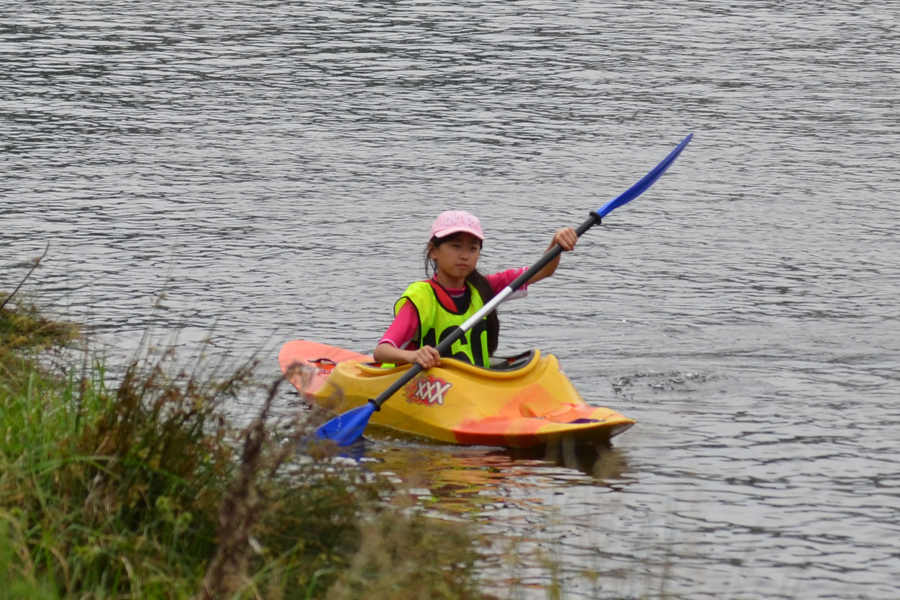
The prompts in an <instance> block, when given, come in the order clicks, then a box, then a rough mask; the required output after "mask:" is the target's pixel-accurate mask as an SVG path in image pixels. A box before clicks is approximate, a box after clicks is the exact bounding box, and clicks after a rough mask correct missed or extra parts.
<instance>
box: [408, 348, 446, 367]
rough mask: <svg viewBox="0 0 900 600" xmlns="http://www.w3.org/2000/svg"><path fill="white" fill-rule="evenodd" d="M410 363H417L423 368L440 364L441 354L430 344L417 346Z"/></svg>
mask: <svg viewBox="0 0 900 600" xmlns="http://www.w3.org/2000/svg"><path fill="white" fill-rule="evenodd" d="M409 362H410V363H419V364H420V365H422V368H423V369H430V368H431V367H439V366H441V355H440V354H439V353H438V351H437V350H435V349H434V348H432V347H431V346H425V347H424V348H419V349H418V350H416V351H415V352H414V353H413V356H412V359H411V360H410V361H409Z"/></svg>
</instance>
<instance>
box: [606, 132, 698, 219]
mask: <svg viewBox="0 0 900 600" xmlns="http://www.w3.org/2000/svg"><path fill="white" fill-rule="evenodd" d="M692 137H694V134H693V133H692V134H690V135H688V136H687V137H686V138H684V139H683V140H681V143H680V144H678V146H676V147H675V149H674V150H672V151H671V152H670V153H669V155H668V156H667V157H665V158H664V159H663V160H662V162H661V163H659V164H658V165H656V166H655V167H653V170H652V171H650V172H649V173H647V174H646V175H644V176H643V177H642V178H641V180H640V181H638V182H637V183H636V184H634V185H633V186H631V187H630V188H628V189H627V190H625V191H624V192H622V193H621V194H619V196H618V197H617V198H615V199H614V200H610V201H609V202H607V203H606V204H604V205H603V206H602V207H601V208H600V209H599V210H598V211H597V214H598V215H600V216H601V217H605V216H606V215H608V214H609V213H611V212H612V211H614V210H615V209H617V208H619V207H620V206H622V205H623V204H627V203H629V202H631V201H632V200H634V199H635V198H637V197H638V196H640V195H641V194H643V193H644V192H645V191H647V188H649V187H650V186H651V185H653V184H654V183H656V180H657V179H659V178H660V177H662V174H663V173H665V172H666V169H668V168H669V167H670V166H671V164H672V163H673V162H675V159H676V158H678V155H679V154H681V151H682V150H684V147H685V146H687V145H688V142H690V141H691V138H692Z"/></svg>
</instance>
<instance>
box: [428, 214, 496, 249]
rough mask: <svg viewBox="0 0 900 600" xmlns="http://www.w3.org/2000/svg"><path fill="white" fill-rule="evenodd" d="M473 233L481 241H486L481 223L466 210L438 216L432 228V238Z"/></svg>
mask: <svg viewBox="0 0 900 600" xmlns="http://www.w3.org/2000/svg"><path fill="white" fill-rule="evenodd" d="M460 232H465V233H471V234H472V235H474V236H475V237H477V238H478V239H479V240H482V241H484V234H483V233H482V232H481V221H479V220H478V217H476V216H475V215H473V214H470V213H467V212H466V211H464V210H448V211H445V212H442V213H441V214H439V215H438V218H437V219H435V220H434V224H433V225H432V226H431V237H433V238H434V237H437V238H442V237H447V236H448V235H453V234H454V233H460Z"/></svg>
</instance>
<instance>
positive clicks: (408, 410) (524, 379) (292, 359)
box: [278, 340, 634, 448]
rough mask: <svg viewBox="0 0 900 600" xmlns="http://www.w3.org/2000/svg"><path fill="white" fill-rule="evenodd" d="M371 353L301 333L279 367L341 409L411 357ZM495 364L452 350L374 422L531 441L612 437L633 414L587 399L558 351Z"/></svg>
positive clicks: (373, 393)
mask: <svg viewBox="0 0 900 600" xmlns="http://www.w3.org/2000/svg"><path fill="white" fill-rule="evenodd" d="M372 360H373V359H372V357H370V356H366V355H362V354H357V353H354V352H351V351H349V350H343V349H340V348H334V347H332V346H327V345H325V344H319V343H316V342H308V341H305V340H297V341H293V342H289V343H287V344H286V345H285V346H284V347H283V348H282V350H281V352H280V354H279V356H278V362H279V364H280V365H281V369H282V371H283V372H284V373H285V375H286V376H287V377H288V379H289V380H290V381H291V383H293V384H294V385H295V386H296V387H297V389H298V390H299V391H300V392H301V393H302V394H303V395H304V396H305V397H306V398H307V399H308V400H310V401H312V402H315V403H317V404H319V405H321V406H324V407H326V408H329V409H330V410H333V411H335V412H336V413H338V414H341V413H344V412H346V411H348V410H350V409H353V408H356V407H359V406H362V405H363V404H365V403H366V402H368V400H369V399H370V398H375V397H377V396H378V395H379V394H380V393H381V392H383V391H384V390H385V389H387V388H388V387H389V386H390V385H391V383H393V382H394V381H396V380H397V379H398V378H399V377H400V376H401V375H402V374H403V373H404V372H405V371H406V370H407V369H409V365H402V366H398V367H394V368H389V369H385V368H382V367H381V366H380V365H379V364H377V363H374V362H372ZM491 367H492V368H491V369H483V368H481V367H475V366H473V365H470V364H468V363H465V362H461V361H458V360H455V359H452V358H442V359H441V366H440V367H435V368H432V369H429V370H428V371H425V372H422V373H420V374H418V375H417V376H416V377H414V378H413V379H412V380H411V381H410V382H409V383H407V384H406V385H405V386H404V387H402V388H401V389H400V390H399V391H398V392H397V393H396V394H394V395H393V396H392V397H391V398H390V399H388V401H387V402H385V403H384V405H383V406H382V407H381V410H380V411H378V412H376V413H374V414H373V415H372V418H371V423H373V424H376V425H380V426H383V427H387V428H390V429H393V430H397V431H401V432H404V433H408V434H413V435H417V436H423V437H426V438H430V439H432V440H438V441H441V442H449V443H453V444H467V445H488V446H508V447H518V448H523V447H530V446H539V445H543V444H547V443H548V442H555V441H558V440H559V439H561V438H563V437H566V438H573V439H575V440H577V441H601V442H602V441H608V440H609V438H611V437H613V436H615V435H618V434H620V433H622V432H623V431H625V430H627V429H628V428H629V427H631V426H632V425H634V421H633V420H631V419H629V418H628V417H625V416H623V415H621V414H619V413H617V412H615V411H613V410H610V409H608V408H601V407H594V406H589V405H588V404H586V403H585V401H584V400H583V399H582V398H581V396H580V395H579V394H578V392H577V391H576V390H575V387H574V386H573V385H572V383H571V382H570V381H569V378H568V377H566V375H565V374H564V373H563V372H562V371H561V370H560V367H559V362H558V361H557V360H556V357H555V356H553V355H551V354H547V355H542V354H541V352H540V351H539V350H533V351H531V352H528V353H525V354H522V355H520V356H516V357H513V358H508V359H500V360H499V361H497V364H496V365H494V364H492V365H491Z"/></svg>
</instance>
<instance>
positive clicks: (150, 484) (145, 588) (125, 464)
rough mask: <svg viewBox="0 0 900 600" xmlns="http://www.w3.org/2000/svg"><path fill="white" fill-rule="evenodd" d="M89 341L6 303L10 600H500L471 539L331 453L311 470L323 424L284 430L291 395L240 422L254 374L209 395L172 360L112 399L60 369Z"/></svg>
mask: <svg viewBox="0 0 900 600" xmlns="http://www.w3.org/2000/svg"><path fill="white" fill-rule="evenodd" d="M77 338H78V331H77V329H76V328H75V327H73V326H71V325H69V324H66V323H59V322H56V321H53V320H51V319H48V318H46V317H45V316H43V315H42V314H41V312H40V311H39V310H38V309H37V308H36V307H35V306H33V305H31V304H27V303H21V304H16V303H15V302H11V298H10V296H2V295H0V563H2V564H0V600H2V599H3V598H5V597H7V596H8V597H16V598H33V599H45V598H46V599H50V598H53V599H57V598H58V599H66V598H79V599H83V600H91V599H101V598H102V599H106V598H121V599H130V598H203V599H207V598H209V599H212V598H272V599H275V598H304V599H308V598H334V599H341V600H343V599H349V598H364V597H365V598H376V599H377V598H385V599H386V598H398V599H403V598H435V599H437V598H447V599H449V598H483V597H484V596H483V594H482V593H481V592H480V591H479V590H478V587H477V585H476V584H475V583H474V581H475V564H476V560H477V558H478V557H477V554H476V551H475V547H476V546H475V540H473V538H472V537H471V536H470V535H469V534H468V533H467V532H466V531H465V529H460V527H459V526H458V525H453V526H450V525H448V524H446V523H442V522H440V521H435V520H433V519H428V518H426V517H423V516H415V515H412V516H411V515H409V514H408V513H406V512H403V511H399V510H397V509H396V508H395V507H392V506H390V503H389V499H390V497H391V495H392V490H391V489H390V487H389V485H388V484H387V483H386V482H385V481H384V480H382V479H379V478H375V477H373V476H371V475H368V474H367V473H365V472H364V471H362V470H360V469H359V468H357V467H355V466H350V467H346V466H345V467H341V466H338V464H337V463H336V462H335V461H333V460H331V458H332V456H331V452H330V449H329V448H327V447H320V448H318V452H317V453H315V454H314V455H311V454H306V455H304V456H303V457H298V456H296V455H295V453H294V448H295V447H296V444H297V442H298V441H299V440H300V439H301V438H303V437H304V436H305V435H306V434H307V433H308V432H309V431H310V429H309V424H308V423H306V422H304V421H303V420H291V421H289V422H287V423H285V422H281V421H278V420H277V419H274V418H273V417H272V415H271V412H272V404H273V402H274V399H275V398H276V396H277V393H278V385H279V383H280V382H276V383H275V384H272V385H271V386H269V387H268V390H267V394H266V396H265V397H266V400H265V402H264V403H263V406H262V408H261V411H260V414H259V416H258V417H257V418H256V419H255V420H254V421H253V422H252V423H251V424H250V425H249V426H247V427H245V428H243V429H236V428H234V427H233V426H232V425H231V424H230V423H229V422H228V420H227V419H226V418H225V416H224V412H223V411H222V405H223V403H224V402H225V401H226V400H228V399H231V398H235V397H237V396H239V395H241V394H245V393H246V392H247V391H248V390H249V388H251V387H253V386H255V383H254V369H253V365H252V364H251V365H247V366H244V367H242V368H239V369H237V370H235V371H234V372H233V373H232V374H230V375H229V376H228V377H224V378H212V377H203V376H200V375H197V373H198V372H199V371H200V369H197V368H191V369H179V368H177V367H174V366H171V365H173V364H175V363H176V362H177V361H175V360H173V356H172V354H171V353H163V356H162V357H160V358H157V359H156V360H150V359H149V358H139V359H136V360H134V361H133V362H132V363H131V364H130V365H129V366H128V367H127V368H125V370H124V372H123V373H120V374H118V375H117V377H116V378H115V383H110V378H109V377H108V376H107V371H106V368H105V367H104V364H103V362H102V361H100V360H99V359H97V358H96V356H95V355H90V354H85V355H83V356H82V358H81V359H74V358H71V355H69V354H64V353H60V354H58V355H56V358H55V360H53V361H47V360H46V357H47V356H48V352H51V353H52V352H53V351H54V350H59V349H64V348H67V347H70V345H71V344H72V342H73V340H76V339H77ZM276 432H277V435H276ZM10 594H12V595H11V596H10Z"/></svg>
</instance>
